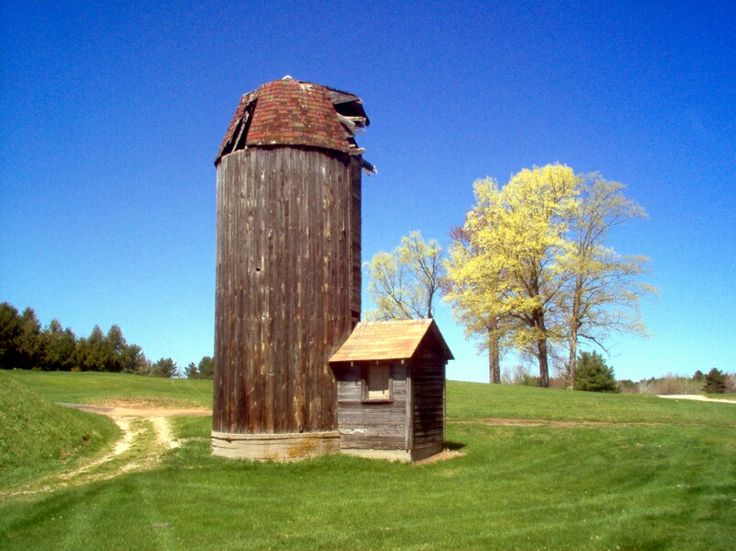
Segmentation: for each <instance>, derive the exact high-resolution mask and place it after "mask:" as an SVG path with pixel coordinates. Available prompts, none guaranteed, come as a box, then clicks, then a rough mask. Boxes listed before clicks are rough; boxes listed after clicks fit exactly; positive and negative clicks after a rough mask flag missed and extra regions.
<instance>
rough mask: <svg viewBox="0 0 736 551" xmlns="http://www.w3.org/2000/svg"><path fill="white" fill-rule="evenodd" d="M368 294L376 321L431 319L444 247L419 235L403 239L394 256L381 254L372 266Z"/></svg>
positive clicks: (373, 260)
mask: <svg viewBox="0 0 736 551" xmlns="http://www.w3.org/2000/svg"><path fill="white" fill-rule="evenodd" d="M368 271H369V273H370V276H371V280H370V283H369V284H368V291H369V292H370V294H371V298H372V299H373V302H374V304H375V305H376V310H374V311H372V312H369V314H368V316H369V317H370V318H373V319H379V320H389V319H413V318H431V317H432V315H433V306H434V300H435V298H436V295H437V292H438V290H439V281H440V278H441V277H442V276H443V273H444V267H443V265H442V247H440V245H439V243H438V242H437V241H435V240H434V239H430V240H429V241H428V242H425V241H424V239H423V238H422V234H421V233H420V232H418V231H414V232H411V233H410V234H409V235H408V236H405V237H402V238H401V244H400V245H399V246H398V247H397V248H396V249H394V250H393V251H392V252H390V253H387V252H379V253H377V254H376V255H374V256H373V259H372V260H371V262H370V263H368Z"/></svg>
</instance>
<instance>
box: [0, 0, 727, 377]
mask: <svg viewBox="0 0 736 551" xmlns="http://www.w3.org/2000/svg"><path fill="white" fill-rule="evenodd" d="M91 4H92V3H89V2H82V3H75V2H70V1H64V2H50V3H46V2H3V3H2V6H1V7H0V10H2V11H1V13H0V31H1V35H0V46H1V50H0V56H1V58H0V59H1V61H2V64H1V69H0V70H1V72H0V79H1V82H0V300H2V301H8V302H10V303H12V304H14V305H15V306H16V307H18V308H20V309H22V308H24V307H25V306H32V307H34V308H35V309H36V311H37V314H38V316H39V318H40V320H41V322H42V323H43V324H47V323H48V322H49V321H50V320H51V319H52V318H53V317H56V318H58V319H59V320H60V321H61V323H62V324H63V325H64V326H70V327H72V328H73V329H74V330H75V332H76V333H77V334H78V335H87V334H89V332H90V331H91V330H92V327H93V326H94V325H95V324H99V325H100V326H102V328H103V330H107V328H109V326H110V325H111V324H113V323H117V324H119V325H120V326H121V327H122V329H123V331H124V334H125V336H126V338H127V339H128V341H129V342H134V343H137V344H140V345H141V346H143V349H144V351H145V352H146V354H147V355H148V357H150V358H152V359H157V358H159V357H162V356H171V357H173V358H174V359H175V360H176V361H177V362H178V364H179V365H180V366H183V365H186V364H187V363H188V362H190V361H198V360H199V358H201V357H202V356H203V355H205V354H211V353H212V348H213V326H214V321H213V320H214V273H215V269H214V251H215V205H214V200H215V170H214V166H213V159H214V155H215V153H216V151H217V148H218V145H219V143H220V140H221V139H222V136H223V135H224V132H225V129H226V128H227V125H228V122H229V120H230V117H231V116H232V113H233V111H234V109H235V106H236V104H237V102H238V100H239V97H240V95H241V94H242V93H244V92H246V91H250V90H252V89H255V88H257V87H258V86H259V85H260V84H261V83H263V82H266V81H269V80H273V79H276V78H280V77H282V76H284V75H286V74H290V75H292V76H293V77H295V78H298V79H302V80H308V81H313V82H318V83H321V84H325V85H329V86H333V87H336V88H340V89H344V90H349V91H352V92H354V93H356V94H358V95H359V96H360V97H362V98H363V101H364V103H365V107H366V110H367V112H368V114H369V116H370V118H371V122H372V124H371V126H370V128H369V129H368V131H367V132H366V133H365V134H364V135H362V136H361V137H359V143H360V145H361V146H362V147H365V148H366V150H367V153H366V158H367V159H368V160H370V161H371V162H373V163H374V164H376V165H377V167H378V168H379V171H380V173H379V174H378V175H377V176H372V177H364V180H363V184H364V187H363V216H364V218H363V259H364V260H368V259H370V257H371V256H372V255H373V254H374V253H375V252H377V251H379V250H381V249H385V250H389V249H391V248H393V247H394V246H396V245H397V244H398V242H399V240H400V238H401V236H402V235H406V234H407V233H409V232H410V231H411V230H414V229H419V230H421V231H422V233H423V234H424V236H425V237H427V238H429V237H434V238H437V239H438V240H439V241H440V242H441V243H443V244H444V245H447V244H448V231H449V229H450V227H451V226H453V225H457V224H461V223H462V221H463V218H464V215H465V212H467V210H468V209H469V208H470V207H471V206H472V203H473V196H472V183H473V181H474V180H475V179H477V178H480V177H485V176H492V177H494V178H496V179H498V180H499V181H501V182H505V181H506V180H507V179H508V178H509V176H510V175H511V174H513V173H514V172H517V171H518V170H520V169H521V168H523V167H531V166H534V165H543V164H546V163H549V162H557V161H559V162H563V163H566V164H569V165H570V166H572V167H573V168H574V169H575V170H576V171H580V172H587V171H593V170H596V171H600V172H602V173H603V175H604V176H605V177H607V178H609V179H613V180H618V181H621V182H624V183H625V184H626V185H627V186H628V189H627V194H628V196H630V197H631V198H633V199H634V200H636V201H637V202H638V203H640V204H641V205H642V206H644V207H645V208H646V209H647V211H648V213H649V216H650V218H649V219H648V220H644V221H636V222H633V223H631V224H629V225H628V227H622V228H620V229H619V230H618V231H617V232H616V233H615V234H613V235H612V236H611V242H612V244H613V245H614V246H615V247H616V248H617V250H619V251H620V252H622V253H627V254H645V255H648V256H650V257H651V259H652V262H651V274H650V276H649V277H648V281H649V282H651V283H653V284H654V285H656V286H657V287H659V289H660V294H659V296H658V297H656V298H651V299H647V300H645V301H644V303H643V305H642V314H643V318H644V321H645V322H646V323H647V325H648V327H649V329H650V331H651V332H652V337H651V338H649V339H646V340H643V339H640V338H636V337H631V336H614V337H613V338H612V339H611V340H610V341H609V343H608V344H609V345H610V346H611V356H610V357H609V363H610V364H612V365H613V366H614V368H615V370H616V374H617V375H618V376H619V377H623V378H633V379H639V378H643V377H649V376H656V375H662V374H665V373H667V372H673V373H682V374H691V373H692V372H694V371H695V370H696V369H701V370H706V369H710V368H711V367H718V368H720V369H723V370H726V371H731V372H732V371H734V370H736V367H734V364H736V352H734V350H736V346H734V345H735V344H736V328H735V327H736V326H735V325H734V312H736V283H735V282H734V281H735V279H734V272H735V271H736V246H734V237H735V236H736V200H735V199H734V192H735V189H734V188H735V186H734V184H735V183H736V33H734V29H735V28H736V5H735V4H734V3H733V2H698V3H692V2H685V3H672V2H662V3H657V2H654V3H649V2H631V3H626V2H617V3H609V2H576V3H565V2H531V3H523V5H522V4H521V3H518V2H489V3H485V2H483V3H480V2H479V3H471V2H468V3H465V2H442V3H439V2H438V3H432V2H422V3H416V4H413V3H409V2H404V3H398V2H396V3H393V2H382V3H378V2H376V3H370V4H368V5H361V4H357V3H356V4H351V3H349V2H335V3H330V2H273V1H271V2H249V3H241V2H232V3H231V2H218V3H211V4H209V5H202V4H201V3H197V2H191V3H190V2H176V3H167V2H158V3H147V2H141V3H135V2H121V3H109V2H102V3H99V4H97V5H96V6H95V5H91ZM364 297H366V294H365V293H364ZM366 298H367V297H366ZM365 306H366V307H367V306H368V305H367V304H365ZM437 319H438V323H439V325H440V328H441V329H442V331H443V333H444V334H445V336H446V338H447V340H448V342H449V344H450V347H451V348H452V350H453V352H454V353H455V357H456V360H455V361H454V362H451V363H450V366H449V369H448V376H449V377H450V378H454V379H466V380H478V381H483V380H487V368H486V360H485V358H484V357H483V356H478V355H477V354H476V353H475V351H474V345H473V343H469V342H466V341H465V340H464V338H463V333H462V328H460V327H457V326H456V325H455V324H454V322H453V321H452V318H451V316H450V312H449V310H448V309H447V308H446V307H440V309H439V312H438V318H437ZM512 363H513V358H508V359H507V362H506V367H511V366H512Z"/></svg>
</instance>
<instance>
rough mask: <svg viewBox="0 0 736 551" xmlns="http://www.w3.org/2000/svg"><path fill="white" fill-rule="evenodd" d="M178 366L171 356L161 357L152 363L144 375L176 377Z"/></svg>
mask: <svg viewBox="0 0 736 551" xmlns="http://www.w3.org/2000/svg"><path fill="white" fill-rule="evenodd" d="M177 371H178V367H177V365H176V362H174V360H172V359H171V358H161V359H160V360H159V361H157V362H156V363H154V364H152V365H151V367H150V369H149V371H148V373H146V375H151V376H153V377H176V374H177Z"/></svg>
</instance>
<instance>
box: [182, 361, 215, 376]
mask: <svg viewBox="0 0 736 551" xmlns="http://www.w3.org/2000/svg"><path fill="white" fill-rule="evenodd" d="M214 371H215V365H214V361H213V359H212V358H211V357H210V356H202V359H201V360H199V363H198V364H195V363H194V362H191V363H190V364H189V365H188V366H187V368H186V371H185V375H186V377H187V379H212V377H213V376H214Z"/></svg>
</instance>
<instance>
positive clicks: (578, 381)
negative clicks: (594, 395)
mask: <svg viewBox="0 0 736 551" xmlns="http://www.w3.org/2000/svg"><path fill="white" fill-rule="evenodd" d="M575 390H587V391H591V392H619V388H618V385H616V378H615V377H614V374H613V368H612V367H608V366H607V365H606V361H605V360H604V359H603V356H601V355H600V354H599V353H598V352H595V351H593V352H581V353H580V356H578V367H577V376H576V377H575Z"/></svg>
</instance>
